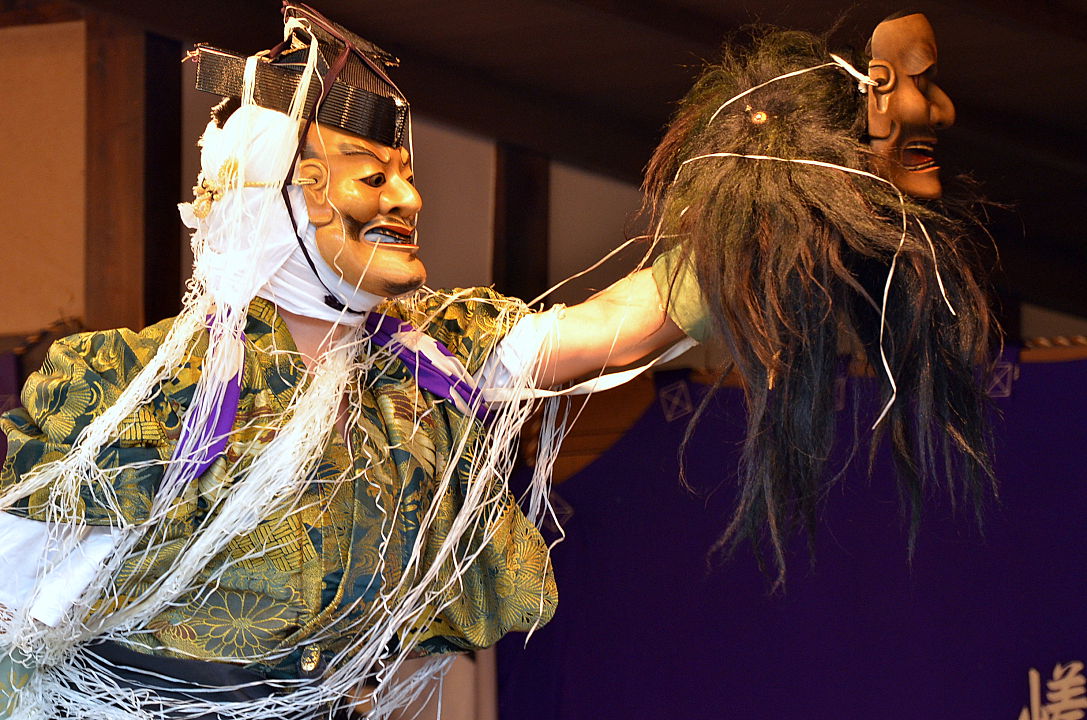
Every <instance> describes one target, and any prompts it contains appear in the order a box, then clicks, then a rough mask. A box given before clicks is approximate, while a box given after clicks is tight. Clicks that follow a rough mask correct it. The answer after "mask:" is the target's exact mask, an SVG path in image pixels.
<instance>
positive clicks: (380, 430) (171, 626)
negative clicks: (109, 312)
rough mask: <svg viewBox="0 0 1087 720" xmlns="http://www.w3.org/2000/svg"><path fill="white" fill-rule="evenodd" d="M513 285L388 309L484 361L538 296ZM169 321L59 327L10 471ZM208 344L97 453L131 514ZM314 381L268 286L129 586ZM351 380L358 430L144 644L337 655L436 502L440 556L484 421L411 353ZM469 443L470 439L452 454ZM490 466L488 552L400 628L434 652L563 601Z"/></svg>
mask: <svg viewBox="0 0 1087 720" xmlns="http://www.w3.org/2000/svg"><path fill="white" fill-rule="evenodd" d="M512 302H514V301H510V300H508V299H506V298H503V297H501V296H498V295H496V294H494V293H493V292H491V291H489V290H487V289H476V290H472V291H469V292H467V293H464V294H462V295H458V296H457V297H456V299H455V300H452V299H451V297H450V296H448V295H443V294H434V295H430V296H425V297H423V298H422V299H415V300H412V301H401V302H393V303H389V304H388V305H386V306H384V307H382V308H380V309H381V310H383V311H385V312H386V313H388V314H391V315H394V316H397V317H400V318H402V319H405V320H407V321H409V322H411V323H413V324H414V325H416V326H418V327H424V326H425V328H426V331H427V333H428V334H430V335H431V336H433V337H435V338H437V339H438V340H440V341H441V342H442V343H444V344H445V345H446V346H447V347H448V348H449V349H450V350H451V351H452V352H453V353H454V355H455V356H457V357H458V358H459V359H460V360H461V361H462V362H463V363H464V364H465V366H466V367H468V369H469V370H472V371H474V370H476V369H478V367H479V366H480V364H481V363H482V361H483V359H484V358H485V357H486V355H487V354H488V353H489V352H490V350H491V348H492V347H493V346H494V344H495V343H496V342H497V341H498V340H499V339H500V338H501V337H503V336H504V335H505V334H506V333H507V332H508V330H509V328H510V327H511V325H512V323H513V322H514V321H515V320H516V319H517V318H518V317H520V316H521V315H522V314H524V312H526V311H527V309H526V308H524V306H523V305H518V306H517V307H516V308H515V310H514V312H512V313H511V312H508V308H509V307H510V303H512ZM501 308H506V310H507V311H506V312H503V311H501V310H500V309H501ZM170 322H171V321H164V322H162V323H159V324H157V325H153V326H151V327H149V328H147V329H145V330H144V331H142V332H140V333H133V332H131V331H128V330H115V331H107V332H97V333H84V334H81V335H75V336H72V337H70V338H65V339H63V340H61V341H58V342H57V343H56V344H55V345H54V347H53V348H52V349H51V351H50V353H49V357H48V360H47V361H46V363H45V365H44V366H43V368H42V370H41V371H40V372H39V373H36V374H34V375H33V377H31V379H30V380H29V381H28V383H27V385H26V387H25V389H24V392H23V403H24V405H25V407H26V409H25V410H16V411H13V412H11V413H8V414H7V415H5V416H4V417H3V419H2V420H0V424H2V427H3V429H4V431H5V432H7V434H8V437H9V451H8V460H7V462H6V463H5V465H4V468H3V475H2V477H0V483H2V486H3V487H5V488H6V487H9V486H11V485H12V484H14V483H15V482H17V481H18V479H19V478H20V477H21V476H23V475H24V474H25V473H27V472H28V471H29V470H31V469H32V468H34V467H35V466H37V465H38V464H40V463H43V462H47V461H49V460H53V459H56V458H59V457H61V456H63V455H64V453H65V452H66V451H67V449H68V448H69V447H70V446H71V444H72V442H73V441H74V440H75V438H76V436H77V435H78V434H79V432H80V430H81V429H82V428H84V427H86V426H87V424H88V423H90V422H91V420H93V419H94V418H95V417H97V416H98V415H100V414H101V413H102V411H103V410H104V409H105V408H106V407H108V406H109V404H110V403H111V402H112V401H113V400H115V399H116V397H117V396H118V395H119V393H120V392H121V391H122V390H123V389H124V387H125V386H126V384H127V383H128V382H129V381H131V379H132V378H133V377H134V376H135V375H136V374H137V373H138V372H139V371H140V369H141V368H143V367H144V365H145V364H146V363H147V362H148V360H149V359H150V358H151V357H152V355H153V354H154V352H155V350H156V348H157V347H158V345H159V343H160V342H161V340H162V338H163V337H164V336H165V334H166V332H167V331H168V330H169V327H170ZM205 348H206V338H205V339H203V340H201V341H200V342H197V343H196V345H195V346H194V349H193V352H192V354H191V356H190V357H189V359H188V360H187V361H186V362H185V365H184V366H183V367H181V368H177V371H176V372H175V373H173V375H172V379H170V380H168V381H166V382H164V383H163V384H162V387H161V389H160V391H159V392H158V393H156V394H155V396H154V397H153V398H152V400H151V402H150V403H148V404H147V405H145V406H144V407H142V408H140V409H139V410H138V411H136V412H135V413H133V414H132V416H130V417H129V418H127V419H126V420H125V422H124V423H123V426H122V428H121V432H120V437H119V440H118V441H116V442H115V443H113V444H112V445H110V446H109V447H107V448H106V449H104V450H103V451H102V453H101V454H100V456H99V459H98V460H99V465H100V466H101V467H108V468H117V469H118V470H117V472H116V473H113V474H112V475H111V476H110V482H111V484H112V493H113V494H115V495H116V497H117V498H118V499H119V508H120V510H121V514H122V515H124V516H125V519H127V520H129V521H138V520H140V519H141V518H144V517H146V516H147V514H148V511H149V508H150V503H151V501H152V499H153V498H154V493H155V490H156V488H157V484H158V482H159V480H160V479H161V477H162V472H163V464H162V461H165V460H167V459H169V457H170V455H171V453H172V451H173V446H174V443H175V442H176V441H177V438H178V437H179V435H180V429H181V418H182V417H183V414H184V410H185V408H187V406H188V403H189V402H190V400H191V398H192V393H193V389H194V386H195V383H196V382H197V380H198V379H199V374H200V365H201V358H202V354H203V352H204V350H205ZM303 384H304V370H303V366H302V364H301V361H300V360H299V359H298V356H297V351H296V349H295V346H294V342H293V340H292V339H291V337H290V334H289V333H288V331H287V328H286V326H285V325H284V324H283V322H282V320H281V319H280V318H279V316H278V315H277V314H276V312H275V308H274V306H273V305H272V304H271V303H268V302H266V301H264V300H261V299H259V298H258V299H255V300H254V301H253V303H252V305H251V306H250V310H249V318H248V323H247V326H246V355H245V370H244V376H243V381H242V390H241V398H240V401H239V406H238V415H237V419H236V422H235V426H234V431H233V432H232V435H231V442H230V444H229V445H228V448H227V451H226V453H225V456H224V457H222V458H220V459H219V460H218V461H217V462H216V463H215V464H214V465H213V466H212V468H211V469H210V470H209V471H208V472H206V473H205V474H204V475H203V476H202V477H201V478H199V479H198V480H196V481H193V483H192V486H191V487H189V488H187V489H186V492H184V493H182V495H181V497H180V498H179V500H178V501H177V504H176V506H175V507H174V508H173V510H172V511H171V513H170V516H169V520H168V521H167V522H166V523H164V526H162V527H160V528H158V532H157V534H156V536H155V542H156V545H155V550H154V551H153V552H151V553H149V554H147V555H146V556H145V557H143V558H142V559H137V558H134V559H133V560H132V561H131V562H129V564H127V565H126V566H125V568H124V569H123V570H122V572H121V574H120V576H119V577H118V582H119V584H120V585H121V586H122V587H123V589H124V592H123V593H122V596H121V597H120V598H119V602H120V603H122V604H123V603H124V602H126V598H128V597H132V596H135V595H137V594H139V593H140V592H143V591H145V590H146V589H147V588H148V587H150V584H151V583H153V582H154V580H155V578H157V577H159V576H160V575H161V574H162V572H163V571H164V570H165V569H166V568H167V567H169V565H170V563H171V562H172V561H173V560H174V558H175V557H176V553H177V550H178V549H179V548H180V547H181V545H182V543H183V541H184V539H185V538H186V537H187V536H188V535H189V534H190V533H192V532H193V531H194V529H195V528H196V527H197V525H198V524H199V523H200V522H201V521H202V520H204V519H206V518H205V515H206V514H207V513H208V508H210V507H214V506H215V500H216V498H217V497H218V494H220V493H222V492H223V489H224V488H226V487H229V485H230V484H231V483H232V482H233V481H234V475H235V474H236V473H237V471H238V469H239V468H238V467H236V463H238V462H239V461H243V458H244V457H246V456H248V457H251V455H249V454H248V452H247V451H248V450H252V449H254V448H256V449H259V447H260V446H261V445H262V444H264V443H266V442H268V440H269V439H270V438H271V437H272V435H273V434H274V432H275V430H274V428H275V427H276V425H277V424H278V423H279V422H280V421H281V413H282V412H283V410H284V409H285V408H286V407H287V406H288V404H289V401H290V399H291V396H292V394H293V393H294V392H296V391H297V390H298V389H299V388H300V387H301V386H302V385H303ZM348 391H349V393H350V394H351V400H352V401H353V406H354V407H356V408H357V413H356V416H355V422H354V423H353V424H352V426H351V427H349V428H348V433H347V437H346V438H341V437H340V436H339V435H335V436H334V437H332V438H331V439H330V440H329V442H328V444H327V446H326V448H325V453H324V456H323V458H322V460H321V462H320V463H319V465H318V467H317V470H316V471H315V473H314V476H313V478H312V481H311V483H310V484H309V485H308V487H307V489H306V491H305V493H304V495H303V497H302V498H301V500H300V501H299V502H298V503H296V504H295V505H293V506H291V507H288V508H285V509H283V510H282V511H280V512H277V513H275V514H273V516H271V517H267V518H264V519H263V521H262V522H261V523H260V525H259V526H258V527H257V528H256V529H255V530H253V531H252V532H250V533H248V534H245V535H242V536H240V537H238V538H236V539H235V540H234V541H232V542H231V543H230V545H229V546H228V547H227V550H226V551H225V552H224V553H223V554H222V556H221V557H219V558H217V559H216V562H213V563H212V564H211V565H209V568H208V569H207V570H206V571H205V572H204V576H203V582H202V585H203V587H202V588H201V589H200V590H198V591H194V592H193V593H191V594H190V595H189V596H187V597H185V598H183V600H184V601H183V602H181V603H180V604H179V605H178V606H177V607H174V608H173V609H170V610H168V611H166V612H164V613H162V614H161V615H160V616H159V617H157V618H156V619H155V620H154V621H153V622H152V623H151V624H150V626H149V627H148V632H146V633H143V634H140V635H137V636H135V637H133V638H132V640H133V643H134V646H135V647H137V648H138V649H141V650H143V651H146V652H153V653H159V654H169V655H175V656H181V657H195V658H201V659H211V660H225V661H233V662H244V663H255V664H258V665H260V666H262V667H264V668H265V670H267V671H269V672H271V673H272V674H278V675H285V676H290V675H294V674H295V673H296V669H295V668H296V664H297V659H298V654H299V652H300V649H301V648H302V647H305V646H307V645H309V644H316V645H317V646H318V647H319V648H320V649H321V650H322V651H323V652H325V653H326V656H331V655H333V654H334V653H335V652H337V651H338V650H340V649H342V648H344V647H347V646H348V645H349V644H350V641H351V639H352V637H353V636H354V635H355V634H357V633H360V632H366V630H367V629H368V627H372V626H373V625H374V624H375V623H378V622H380V621H381V618H382V613H381V612H380V611H378V612H375V607H374V603H375V602H376V601H377V599H378V597H379V595H381V594H383V593H385V594H387V593H388V592H390V588H396V587H398V583H399V582H400V580H401V573H402V572H403V570H404V565H405V563H406V561H407V558H408V556H409V554H410V550H411V548H412V546H413V545H414V544H415V543H416V540H417V539H418V536H419V533H420V519H421V518H422V517H424V516H425V515H426V514H427V513H428V512H430V511H431V510H432V509H433V510H435V511H436V521H435V522H434V523H433V524H432V525H431V526H430V528H429V530H428V531H427V534H426V535H425V537H423V539H422V544H423V548H424V552H423V561H424V564H426V563H433V562H435V553H436V549H437V548H438V547H439V545H440V543H441V541H442V540H443V538H444V537H445V536H446V534H447V531H448V529H449V528H450V526H451V524H452V522H453V520H454V519H455V518H456V517H457V512H458V509H459V507H460V503H461V502H462V500H463V497H464V493H465V492H466V491H467V489H468V483H469V482H470V481H472V482H474V481H475V480H472V478H471V473H470V472H469V471H470V468H471V458H472V454H473V451H474V449H475V448H476V447H477V446H478V444H479V443H485V442H487V440H488V438H487V433H486V429H485V427H484V426H483V425H482V424H481V423H479V422H478V421H476V420H474V419H469V418H466V417H464V416H463V415H462V414H460V413H459V412H458V411H456V410H455V409H454V408H453V407H452V405H451V404H450V403H448V402H446V401H443V400H441V399H439V398H437V397H435V396H434V395H432V394H430V393H429V392H426V391H423V390H420V389H419V388H418V386H417V385H416V383H415V381H414V379H413V378H412V376H411V375H410V373H409V372H408V371H407V369H406V368H405V367H404V365H403V364H402V363H401V362H400V361H398V360H393V359H383V360H379V361H378V362H377V363H375V364H374V365H373V367H372V368H371V369H370V370H369V371H368V372H366V373H360V376H358V377H356V378H355V379H354V380H353V381H352V382H351V384H350V386H349V390H348ZM457 447H463V448H464V451H463V452H462V453H461V456H459V457H453V454H454V452H455V451H454V448H457ZM243 462H244V461H243ZM451 464H452V469H451V472H450V474H449V478H450V481H449V483H448V488H446V490H445V491H444V492H442V493H441V494H440V496H436V490H437V488H436V484H437V482H436V478H438V477H441V476H442V473H443V472H445V471H446V470H447V469H449V467H450V465H451ZM485 482H489V483H494V484H495V485H494V487H493V488H492V489H493V491H494V493H495V495H496V496H497V497H498V498H499V502H497V503H495V505H494V508H493V509H492V510H491V511H490V512H489V513H488V521H487V522H486V523H485V524H481V525H480V526H479V527H477V528H476V529H475V530H474V531H473V532H472V533H471V534H470V535H469V536H467V538H466V539H465V541H463V544H464V545H465V546H466V547H465V548H464V551H465V552H466V553H471V554H474V555H475V560H474V561H473V562H472V563H471V564H470V566H468V568H467V570H466V571H464V570H463V568H462V572H461V573H460V574H461V578H460V579H459V581H457V582H453V583H449V586H448V588H446V589H445V590H444V591H443V593H442V596H441V597H439V598H436V600H435V601H434V603H433V605H434V608H433V611H431V612H428V613H426V614H425V615H424V617H422V618H419V619H417V620H416V621H415V622H414V623H413V624H412V625H411V626H410V627H405V628H402V629H401V632H400V633H399V637H400V640H401V642H402V643H411V644H412V645H413V646H414V647H415V648H416V649H417V650H418V651H420V652H441V651H448V650H455V649H471V648H482V647H486V646H489V645H491V644H493V643H495V642H496V641H497V640H498V639H499V638H500V637H502V635H504V634H505V633H506V632H509V631H511V630H527V629H530V628H531V627H534V626H536V625H539V624H542V623H544V622H546V621H547V620H548V619H550V617H551V615H552V614H553V612H554V608H555V604H556V601H557V596H556V590H555V584H554V578H553V576H552V572H551V566H550V562H549V560H548V557H547V550H546V546H545V544H544V542H543V540H542V538H541V537H540V535H539V533H538V532H537V530H536V529H535V528H534V527H533V526H532V525H531V524H530V523H529V522H528V521H527V520H526V518H525V517H524V515H523V514H522V512H521V510H520V509H519V508H518V506H517V504H516V503H515V502H514V501H513V499H512V497H511V496H510V494H509V492H508V490H506V489H505V488H504V487H503V485H502V483H503V482H504V479H502V478H489V479H486V480H485ZM81 499H82V502H81V511H82V512H83V515H84V517H85V519H86V521H87V522H88V523H89V524H109V523H110V521H111V512H112V511H110V510H107V508H106V507H105V505H104V504H103V503H101V502H100V501H99V498H98V497H97V493H96V492H95V491H93V490H92V489H91V488H84V490H83V492H82V496H81ZM46 500H47V491H43V492H42V493H38V494H36V495H34V496H31V497H30V498H28V499H27V500H26V501H24V502H23V504H22V505H21V507H20V508H18V509H17V510H16V511H18V512H22V513H23V514H26V515H27V516H29V517H35V518H40V517H41V512H40V509H41V506H42V504H43V503H44V502H46ZM435 503H437V507H436V508H435V507H434V504H435ZM447 566H448V567H447ZM452 572H453V566H452V564H451V563H450V561H446V563H445V565H444V566H442V567H441V568H440V574H441V577H442V579H444V578H446V577H450V576H451V573H452ZM441 584H443V583H439V585H441ZM386 600H387V598H386Z"/></svg>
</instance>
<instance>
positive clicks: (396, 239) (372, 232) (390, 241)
mask: <svg viewBox="0 0 1087 720" xmlns="http://www.w3.org/2000/svg"><path fill="white" fill-rule="evenodd" d="M405 229H406V228H405ZM363 237H365V238H366V239H367V240H368V241H370V242H372V243H382V244H384V245H415V231H414V230H411V231H409V232H407V233H404V232H400V231H398V230H393V229H392V228H390V227H375V228H370V229H369V230H367V231H366V234H365V235H364V236H363Z"/></svg>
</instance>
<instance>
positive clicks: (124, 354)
mask: <svg viewBox="0 0 1087 720" xmlns="http://www.w3.org/2000/svg"><path fill="white" fill-rule="evenodd" d="M149 330H151V329H150V328H149ZM147 332H148V331H144V333H140V334H136V333H132V332H131V331H128V330H112V331H107V332H95V333H83V334H80V335H73V336H71V337H67V338H63V339H61V340H58V341H57V342H56V343H54V344H53V346H52V347H51V348H50V350H49V353H48V355H47V356H46V360H45V362H44V364H43V365H42V368H41V370H39V371H38V372H35V373H33V374H32V375H31V376H30V377H29V379H28V380H27V382H26V385H25V386H24V387H23V392H22V403H23V407H22V408H19V409H17V410H13V411H11V412H8V413H6V414H5V415H4V416H3V417H2V418H0V429H2V430H3V431H4V432H5V433H6V434H7V436H8V454H7V458H6V460H5V462H4V465H3V470H2V471H0V493H6V492H9V491H11V489H12V487H13V486H14V485H16V484H17V483H18V482H20V481H21V480H22V479H23V478H24V477H25V476H26V475H27V474H28V473H30V472H31V471H33V470H34V469H36V468H39V467H41V466H42V465H44V464H46V463H49V462H52V461H54V460H58V459H60V458H63V457H64V456H65V455H66V454H67V453H68V452H69V451H70V450H71V448H72V445H73V444H74V443H75V442H76V440H77V438H78V437H79V435H80V433H81V432H83V430H84V429H85V428H86V427H87V426H88V425H90V423H91V422H92V421H93V420H94V419H95V418H97V417H99V416H100V415H101V414H102V413H103V412H104V411H105V410H106V409H107V408H108V407H110V405H112V404H113V403H114V402H116V400H117V398H118V396H119V395H120V394H121V392H122V391H123V390H124V388H125V387H126V386H127V385H128V383H129V382H130V381H131V380H132V378H134V377H135V376H136V374H138V373H139V371H140V370H141V369H142V368H143V366H144V365H145V364H146V361H147V359H148V357H149V353H152V352H153V349H152V346H153V343H149V342H148V338H146V337H143V336H144V335H145V333H147ZM164 420H165V421H164ZM175 423H176V414H175V413H173V412H172V409H171V408H170V407H169V403H167V402H166V401H164V400H163V399H162V398H161V397H158V398H156V399H154V400H153V401H152V402H151V403H148V404H146V405H144V406H142V407H140V408H138V409H137V410H136V411H135V412H133V413H132V414H131V415H130V416H129V417H127V418H126V419H125V420H124V421H123V422H122V423H121V426H120V428H119V430H118V432H117V433H116V436H115V439H114V441H113V442H111V443H110V444H109V445H107V446H105V447H103V449H102V450H101V452H100V453H99V455H98V458H97V463H98V466H99V467H101V468H104V469H115V470H116V472H115V473H111V474H109V475H108V477H109V482H110V484H111V486H112V488H111V492H110V493H109V494H112V495H113V496H114V497H115V498H116V501H115V502H112V503H107V502H106V501H105V498H104V497H103V494H104V493H103V490H104V488H91V487H88V486H86V485H84V486H83V487H82V488H81V490H80V503H79V505H80V510H81V511H82V513H83V518H84V520H85V522H87V523H88V524H90V525H108V524H115V522H116V516H117V514H118V508H119V509H120V515H121V516H122V517H124V518H125V519H126V520H128V521H133V522H134V521H138V520H140V519H143V518H145V517H146V516H147V513H148V510H149V508H150V501H151V498H152V497H153V496H154V492H155V489H156V488H157V485H158V482H159V480H160V478H161V475H162V466H161V464H160V463H159V462H158V461H159V460H162V459H165V458H168V457H169V454H170V446H171V443H170V439H169V434H170V432H169V428H168V425H173V424H175ZM106 490H109V489H108V488H107V489H106ZM48 495H49V490H48V488H45V489H42V490H39V491H38V492H35V493H33V494H31V495H30V496H28V497H22V498H20V499H19V500H18V502H17V503H16V505H15V506H14V507H13V508H12V509H11V512H14V513H16V514H20V515H24V516H26V517H30V518H33V519H38V520H40V519H44V513H45V510H44V505H45V503H46V502H47V501H48Z"/></svg>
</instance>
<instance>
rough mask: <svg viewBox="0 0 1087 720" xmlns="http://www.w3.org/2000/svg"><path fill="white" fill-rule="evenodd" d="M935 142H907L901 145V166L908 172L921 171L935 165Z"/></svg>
mask: <svg viewBox="0 0 1087 720" xmlns="http://www.w3.org/2000/svg"><path fill="white" fill-rule="evenodd" d="M935 155H936V143H934V142H918V141H915V142H909V143H906V144H905V145H904V146H903V147H902V167H904V168H905V169H906V170H909V171H910V172H921V171H922V170H930V169H932V168H934V167H936V158H935Z"/></svg>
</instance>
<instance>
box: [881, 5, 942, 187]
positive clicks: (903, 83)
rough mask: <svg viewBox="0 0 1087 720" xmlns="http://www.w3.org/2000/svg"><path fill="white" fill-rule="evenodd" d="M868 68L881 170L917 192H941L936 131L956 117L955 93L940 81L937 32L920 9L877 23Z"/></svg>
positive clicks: (898, 183)
mask: <svg viewBox="0 0 1087 720" xmlns="http://www.w3.org/2000/svg"><path fill="white" fill-rule="evenodd" d="M870 49H871V55H872V60H871V62H870V63H869V64H868V74H869V76H870V77H871V78H872V80H874V81H875V83H876V85H874V86H871V87H870V90H869V93H868V135H869V138H870V144H871V147H872V150H873V151H874V153H875V155H876V160H875V164H876V168H877V170H878V172H879V174H880V175H882V176H883V177H885V178H887V179H888V180H890V181H891V182H893V183H894V184H895V186H896V187H897V188H898V189H899V190H901V191H902V192H904V193H906V194H907V195H911V196H913V197H918V198H938V197H940V195H941V194H942V191H943V188H942V187H941V185H940V167H939V165H937V163H936V157H935V151H936V131H937V130H942V129H944V128H947V127H950V126H951V125H952V124H953V123H954V122H955V106H954V105H953V104H952V102H951V98H949V97H948V96H947V94H946V93H945V92H944V91H943V90H941V89H940V87H939V86H938V85H937V84H936V37H935V35H934V33H933V31H932V26H931V25H930V24H929V21H928V18H926V17H925V16H924V15H922V14H920V13H913V14H910V15H904V16H902V17H893V18H891V19H888V20H884V21H883V22H881V23H880V24H879V25H877V26H876V29H875V31H873V33H872V40H871V48H870Z"/></svg>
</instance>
